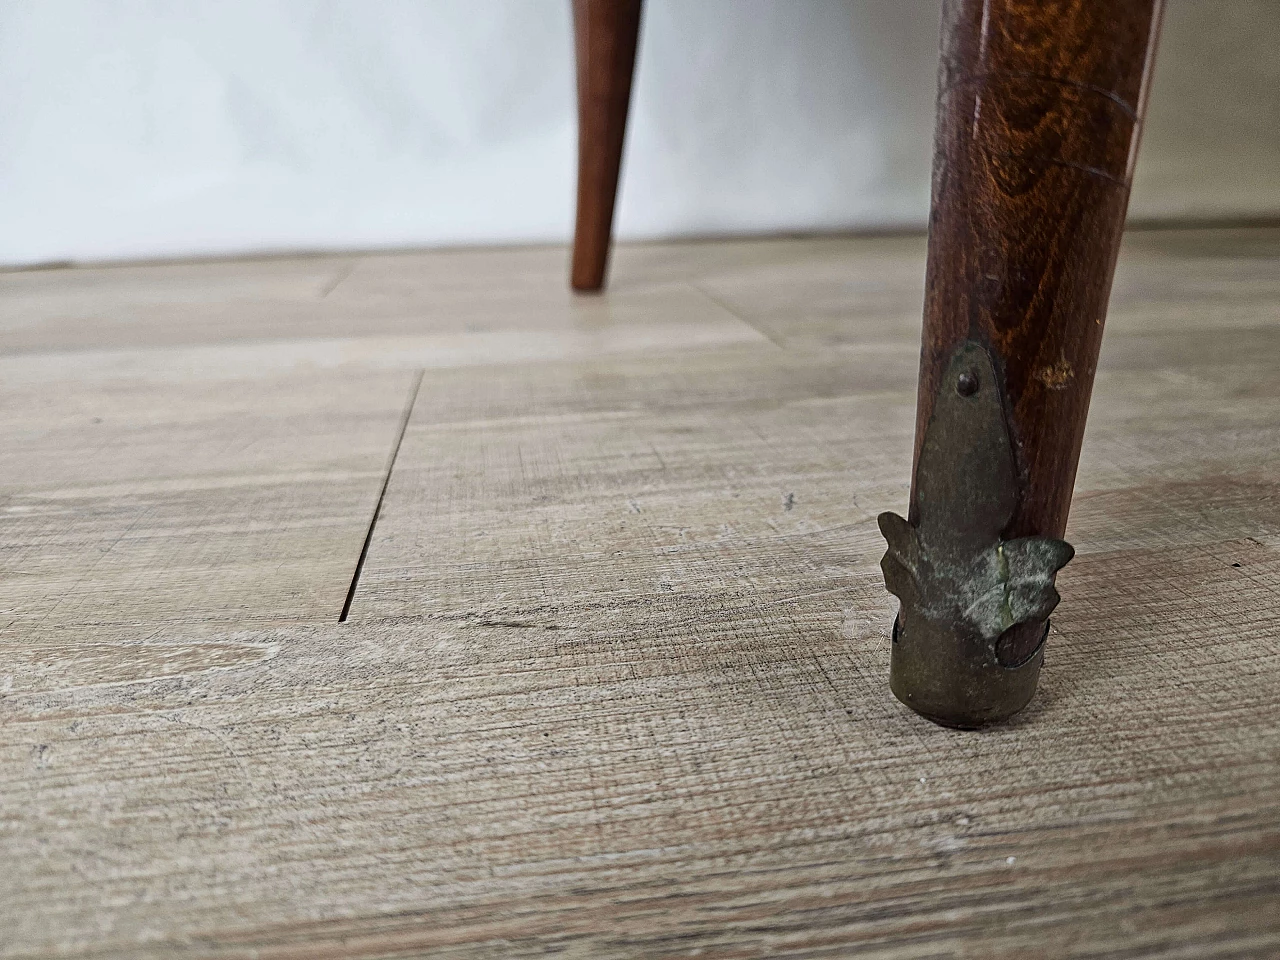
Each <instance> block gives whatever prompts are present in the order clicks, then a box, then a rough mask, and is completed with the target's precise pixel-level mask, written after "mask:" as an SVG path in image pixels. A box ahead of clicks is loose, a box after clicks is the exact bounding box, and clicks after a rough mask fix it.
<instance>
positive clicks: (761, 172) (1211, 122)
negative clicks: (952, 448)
mask: <svg viewBox="0 0 1280 960" xmlns="http://www.w3.org/2000/svg"><path fill="white" fill-rule="evenodd" d="M568 7H569V4H568V0H182V2H172V0H150V2H148V0H0V262H3V263H10V264H14V263H32V262H41V261H48V260H63V259H100V258H124V257H134V256H176V255H190V254H200V253H230V252H241V251H257V250H291V249H320V248H351V247H384V246H388V247H390V246H412V245H434V244H458V243H475V242H513V241H531V240H539V241H543V240H557V241H558V240H564V239H566V238H567V237H568V235H569V230H570V223H571V218H572V198H573V176H574V136H575V132H574V105H573V70H572V54H571V28H570V22H569V9H568ZM937 22H938V2H937V0H648V6H647V8H646V13H645V21H644V25H643V32H642V37H641V49H640V57H639V65H638V72H637V78H636V84H637V85H636V90H635V97H634V101H633V110H632V124H631V130H630V135H629V139H628V145H627V157H626V161H625V166H624V173H623V176H624V185H623V189H622V195H621V209H620V214H619V223H618V227H619V232H620V233H621V235H623V236H625V237H655V236H672V235H688V234H713V233H744V232H755V231H778V230H804V229H815V228H817V229H831V228H840V229H843V228H861V227H876V226H886V225H908V224H922V223H923V222H924V217H925V214H926V211H927V206H928V179H929V162H930V140H931V130H932V122H933V93H934V90H933V88H934V71H935V62H936V46H937ZM1277 48H1280V3H1278V2H1276V0H1215V2H1213V3H1209V2H1202V0H1171V3H1170V9H1169V15H1168V17H1167V25H1166V31H1165V38H1164V44H1163V46H1162V49H1161V57H1160V60H1159V67H1158V69H1157V74H1156V85H1155V98H1154V102H1153V107H1152V114H1151V122H1150V124H1149V129H1148V133H1147V137H1146V142H1145V146H1144V154H1143V159H1142V162H1141V167H1140V170H1139V173H1138V180H1137V185H1136V188H1135V193H1134V201H1133V211H1132V212H1133V214H1134V215H1135V216H1141V217H1145V218H1150V217H1157V216H1168V215H1174V216H1226V215H1239V214H1258V213H1268V214H1270V213H1276V212H1280V95H1278V93H1277V91H1280V56H1278V55H1277V53H1276V50H1277Z"/></svg>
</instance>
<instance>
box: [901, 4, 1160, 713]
mask: <svg viewBox="0 0 1280 960" xmlns="http://www.w3.org/2000/svg"><path fill="white" fill-rule="evenodd" d="M1160 7H1161V0H1054V2H1048V0H946V2H945V4H944V12H943V23H942V62H941V68H940V70H939V80H938V117H937V129H936V135H935V153H934V166H933V209H932V213H931V216H930V226H929V265H928V274H927V287H926V295H925V310H924V336H923V346H922V351H921V361H920V381H919V395H918V402H917V414H916V444H915V463H914V466H913V475H912V481H913V482H912V492H911V507H910V514H909V517H908V520H905V521H904V520H902V519H901V518H898V517H894V516H893V515H885V516H884V517H882V518H881V528H882V529H883V530H884V532H885V535H886V538H887V539H888V540H889V542H890V549H889V553H888V554H887V555H886V557H885V561H884V564H883V566H884V568H885V579H886V584H887V585H888V586H889V588H890V590H892V591H893V592H894V593H895V594H897V595H898V597H899V598H900V600H901V601H902V605H901V610H900V613H899V617H898V620H897V621H896V622H895V641H894V644H893V666H892V671H891V686H892V688H893V690H894V693H895V694H896V695H897V696H898V697H899V699H901V700H903V701H904V702H905V703H907V704H908V705H909V706H911V707H912V708H913V709H915V710H916V711H917V712H919V713H922V714H924V715H926V716H928V717H930V718H931V719H934V720H937V721H939V722H942V723H947V724H950V725H954V726H965V727H971V726H979V725H982V724H984V723H989V722H993V721H996V720H1000V719H1003V718H1004V717H1006V716H1008V715H1010V714H1012V713H1014V712H1016V711H1017V710H1019V709H1021V708H1022V707H1023V706H1024V705H1025V704H1026V703H1027V701H1028V700H1029V699H1030V698H1031V696H1032V694H1033V693H1034V691H1035V684H1036V678H1037V676H1038V672H1039V668H1040V660H1041V655H1042V644H1043V641H1044V638H1045V637H1046V636H1047V633H1048V620H1047V616H1048V613H1049V611H1051V610H1052V609H1053V606H1054V605H1055V604H1056V603H1057V600H1058V595H1057V593H1056V591H1055V589H1054V586H1053V578H1054V575H1055V573H1056V571H1057V570H1058V569H1059V568H1060V567H1061V566H1062V565H1063V564H1065V563H1066V562H1067V561H1068V560H1070V557H1071V552H1072V551H1071V548H1070V547H1069V546H1067V545H1066V544H1065V543H1063V542H1062V541H1061V540H1060V539H1058V538H1060V537H1062V535H1063V532H1064V530H1065V528H1066V523H1067V511H1068V508H1069V507H1070V504H1071V491H1072V486H1073V485H1074V482H1075V473H1076V464H1077V460H1078V458H1079V454H1080V442H1081V438H1082V436H1083V433H1084V425H1085V415H1086V413H1087V411H1088V407H1089V395H1090V392H1091V390H1092V386H1093V376H1094V370H1095V368H1096V365H1097V359H1098V349H1099V346H1100V344H1101V339H1102V325H1103V320H1104V318H1105V315H1106V308H1107V299H1108V296H1109V293H1110V288H1111V278H1112V273H1113V270H1114V267H1115V262H1116V254H1117V252H1118V249H1119V245H1120V234H1121V229H1122V227H1123V224H1124V217H1125V209H1126V207H1127V204H1128V199H1129V185H1130V180H1131V178H1132V175H1133V166H1134V158H1135V156H1136V153H1137V146H1138V140H1139V132H1140V126H1141V121H1142V116H1143V111H1144V106H1145V102H1146V97H1147V91H1148V88H1149V85H1150V76H1151V66H1152V56H1153V53H1154V50H1155V45H1156V43H1155V41H1156V35H1157V31H1158V28H1159V22H1160V12H1161V11H1160Z"/></svg>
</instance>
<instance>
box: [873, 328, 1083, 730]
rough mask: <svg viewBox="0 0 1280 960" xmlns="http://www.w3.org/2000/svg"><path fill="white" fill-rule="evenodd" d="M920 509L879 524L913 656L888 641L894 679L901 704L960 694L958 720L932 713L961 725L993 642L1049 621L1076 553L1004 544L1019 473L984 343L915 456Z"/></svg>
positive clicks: (903, 636) (1032, 541) (1051, 545)
mask: <svg viewBox="0 0 1280 960" xmlns="http://www.w3.org/2000/svg"><path fill="white" fill-rule="evenodd" d="M916 503H917V508H918V509H917V513H918V519H917V521H916V523H914V524H912V523H909V522H908V521H906V520H904V519H903V518H902V517H900V516H898V515H897V514H894V513H883V514H881V515H880V517H879V523H880V530H881V532H882V533H883V534H884V537H885V540H886V541H887V542H888V545H889V549H888V551H887V552H886V553H885V555H884V559H883V560H882V561H881V564H880V566H881V569H882V570H883V571H884V579H885V586H886V587H887V588H888V589H889V592H890V593H892V594H894V595H895V596H897V597H898V599H899V600H900V601H901V602H902V611H901V613H900V615H899V626H900V628H901V629H900V631H898V633H897V634H895V635H899V634H900V636H899V639H900V640H901V643H902V645H903V646H905V647H908V648H909V650H907V651H905V652H903V653H901V655H900V653H899V651H898V649H897V648H898V646H899V644H895V654H894V656H895V664H894V669H895V672H898V673H903V677H904V679H902V680H901V682H899V679H898V678H895V684H894V689H895V692H898V693H899V696H903V692H902V691H900V690H899V687H900V686H907V685H910V684H911V683H915V684H916V685H917V686H922V687H924V688H927V689H928V690H929V691H931V692H930V693H929V694H928V697H934V696H935V695H936V696H938V697H941V699H942V702H943V703H944V707H945V703H946V696H945V695H944V694H939V693H938V691H943V692H944V693H945V691H946V690H948V689H950V687H949V686H948V684H950V686H951V687H956V688H957V689H959V688H961V687H963V697H962V699H965V702H966V703H967V704H968V707H965V708H964V709H959V708H957V710H956V711H955V713H954V716H953V715H951V714H946V716H943V714H945V710H944V709H943V708H939V707H936V706H934V707H932V708H931V709H933V710H934V712H935V714H937V715H936V716H935V719H940V718H941V719H943V720H944V722H951V721H953V720H954V721H955V722H956V723H960V724H963V723H964V722H966V721H965V720H964V717H966V716H968V715H969V714H968V713H966V710H969V711H970V712H972V710H971V709H970V708H974V704H975V703H977V704H978V706H981V704H980V703H979V701H980V700H981V698H982V692H981V689H980V688H981V687H982V686H983V684H994V685H996V686H998V685H999V681H1000V671H1002V670H1006V671H1007V668H1003V667H1001V666H1000V665H999V663H998V661H997V658H996V653H995V641H996V639H997V638H998V637H999V636H1000V635H1001V634H1002V633H1004V632H1005V631H1006V630H1008V629H1010V628H1011V627H1014V626H1016V625H1018V624H1022V623H1036V622H1040V621H1043V620H1044V619H1045V618H1046V617H1048V615H1049V614H1050V613H1051V612H1052V611H1053V609H1054V607H1056V606H1057V604H1058V600H1059V597H1058V591H1057V590H1056V589H1055V587H1054V578H1055V576H1056V575H1057V572H1058V571H1059V570H1060V569H1061V568H1062V567H1063V566H1065V565H1066V563H1067V562H1068V561H1069V560H1070V559H1071V557H1072V555H1073V554H1074V550H1073V549H1072V547H1071V545H1070V544H1068V543H1067V542H1065V541H1063V540H1057V539H1053V538H1050V537H1021V538H1018V539H1014V540H1002V539H1001V533H1002V532H1003V531H1004V529H1005V528H1006V527H1007V526H1008V524H1009V521H1010V520H1011V519H1012V518H1013V514H1014V511H1015V510H1016V509H1017V505H1018V484H1017V470H1016V465H1015V461H1014V453H1013V444H1012V441H1011V440H1010V438H1009V429H1008V426H1007V423H1006V420H1005V414H1004V405H1003V398H1002V395H1001V390H1000V387H999V382H998V380H997V373H996V369H995V365H994V364H993V363H992V361H991V357H990V355H989V354H988V353H987V351H986V349H985V348H984V347H983V346H982V345H981V344H978V343H975V342H972V341H970V342H968V343H965V344H963V345H961V346H960V347H959V348H958V349H957V350H956V352H955V353H954V354H953V355H952V357H951V362H950V363H949V364H948V367H947V372H946V374H945V375H944V377H943V381H942V388H941V390H940V392H939V395H938V397H937V400H936V402H935V404H934V408H933V414H932V416H931V418H930V420H929V426H928V428H927V429H926V431H925V437H924V444H923V446H922V448H921V451H920V460H919V464H918V466H917V470H916ZM975 642H976V645H975ZM931 658H932V659H931ZM899 659H901V660H902V666H901V669H900V667H899ZM931 663H932V666H931ZM908 664H910V666H908ZM957 664H960V665H961V666H960V667H957V666H956V665H957ZM1035 668H1036V669H1038V659H1037V661H1036V664H1035ZM965 670H970V671H971V672H972V674H973V676H972V677H970V678H969V679H968V680H966V679H964V677H965V676H968V674H966V673H965ZM904 671H906V672H904ZM936 671H941V672H942V675H941V676H936V675H934V674H935V672H936ZM991 671H994V672H991ZM908 673H909V675H910V677H911V678H914V679H912V680H908V679H905V677H907V675H908ZM962 675H963V676H962ZM974 678H977V679H976V680H975V679H974ZM1022 686H1023V687H1025V686H1026V684H1025V682H1023V683H1022ZM1030 690H1034V676H1032V679H1031V687H1030ZM1017 696H1022V692H1021V691H1019V692H1018V693H1017ZM1026 696H1027V697H1029V696H1030V692H1026ZM904 699H906V697H904ZM996 699H998V697H997V698H996ZM1023 702H1025V700H1024V701H1023ZM912 706H913V707H916V708H917V709H920V706H919V704H917V703H914V702H913V703H912ZM1019 706H1021V704H1019ZM975 709H976V708H975ZM993 709H996V708H994V707H993ZM921 712H924V713H926V715H930V714H929V710H923V709H922V710H921ZM980 712H981V711H979V713H980ZM997 712H998V710H997ZM1009 712H1012V711H1009ZM974 716H975V717H976V716H978V713H974ZM947 717H950V719H947ZM957 718H959V719H957ZM975 722H977V721H975Z"/></svg>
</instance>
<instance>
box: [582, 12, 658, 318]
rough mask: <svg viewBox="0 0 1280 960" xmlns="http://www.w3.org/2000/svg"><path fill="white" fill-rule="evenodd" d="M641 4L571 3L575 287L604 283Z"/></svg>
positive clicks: (594, 287) (595, 288) (588, 288)
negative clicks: (575, 161) (574, 70)
mask: <svg viewBox="0 0 1280 960" xmlns="http://www.w3.org/2000/svg"><path fill="white" fill-rule="evenodd" d="M641 6H642V2H641V0H573V35H574V45H573V46H574V53H575V58H576V62H577V74H578V211H577V219H576V221H575V225H574V230H573V265H572V267H571V270H570V278H569V282H570V284H571V285H572V287H573V289H575V290H579V291H583V292H594V291H598V290H599V289H600V288H601V287H602V286H604V278H605V273H606V271H607V270H608V267H609V246H610V244H611V242H612V240H613V208H614V204H615V201H616V200H617V195H618V171H619V170H620V169H621V167H622V145H623V142H624V141H625V139H626V133H627V110H628V107H629V106H630V104H631V77H632V74H633V73H634V71H635V63H636V43H637V41H638V39H639V35H640V9H641Z"/></svg>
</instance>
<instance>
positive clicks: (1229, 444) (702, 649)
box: [0, 230, 1280, 960]
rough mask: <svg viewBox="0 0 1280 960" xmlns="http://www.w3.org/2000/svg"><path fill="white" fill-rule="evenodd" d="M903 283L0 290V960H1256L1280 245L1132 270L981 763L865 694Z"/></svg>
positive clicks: (803, 255) (886, 604)
mask: <svg viewBox="0 0 1280 960" xmlns="http://www.w3.org/2000/svg"><path fill="white" fill-rule="evenodd" d="M923 262H924V245H923V241H922V240H921V239H918V238H903V239H879V240H855V239H803V240H773V241H751V242H732V243H699V244H670V245H654V246H638V247H630V248H623V249H621V250H620V251H619V253H618V256H617V262H616V265H615V269H614V278H613V287H612V290H611V292H610V293H609V294H608V295H607V296H604V297H602V298H594V299H592V298H587V299H574V298H573V297H571V296H570V295H569V294H568V292H567V291H566V289H565V279H564V278H565V252H564V251H563V250H560V249H518V250H506V251H487V252H436V253H425V254H395V255H385V256H360V257H342V256H334V257H320V258H300V259H281V260H263V261H251V262H220V263H204V264H187V265H156V266H122V267H111V268H100V269H63V270H48V271H30V272H11V273H5V274H0V451H3V452H2V454H0V457H2V459H0V463H2V464H3V469H2V470H0V565H2V569H3V575H2V576H0V627H2V629H0V956H3V957H34V956H39V957H46V956H80V957H130V958H161V957H164V958H169V957H189V956H190V957H219V958H251V957H252V958H272V960H282V958H298V960H304V958H347V957H359V958H374V957H413V956H441V957H458V958H489V957H502V958H506V957H532V956H547V955H552V956H558V957H566V958H583V960H586V958H592V960H594V958H607V957H633V956H634V957H668V956H671V957H674V956H700V957H704V958H720V957H733V958H738V957H757V956H758V957H770V958H775V957H850V956H855V955H856V956H859V957H861V956H874V957H892V958H919V960H923V958H941V957H964V958H975V960H976V958H981V960H991V958H997V960H998V958H1015V957H1016V958H1026V957H1096V958H1104V957H1105V958H1111V960H1114V958H1121V957H1178V958H1240V957H1259V958H1262V957H1277V956H1280V909H1277V908H1278V907H1280V372H1278V371H1280V231H1267V230H1240V231H1199V232H1172V231H1170V232H1146V233H1137V234H1131V235H1130V236H1129V237H1128V238H1127V239H1126V242H1125V249H1124V253H1123V255H1122V259H1121V266H1120V270H1119V274H1118V278H1117V281H1116V289H1115V292H1114V296H1113V298H1112V308H1111V318H1110V320H1109V322H1108V332H1107V336H1106V342H1105V345H1104V348H1103V361H1102V365H1101V368H1100V370H1099V373H1098V379H1097V388H1096V391H1095V395H1094V404H1093V410H1092V413H1091V416H1090V422H1089V429H1088V433H1087V436H1086V438H1085V451H1084V457H1083V461H1082V465H1081V471H1080V477H1079V484H1078V487H1077V493H1076V500H1075V506H1074V509H1073V513H1072V519H1071V526H1070V529H1069V531H1068V537H1069V538H1070V539H1071V540H1072V541H1073V542H1074V543H1075V545H1076V548H1077V550H1078V556H1077V559H1076V560H1075V561H1074V562H1073V563H1072V564H1071V565H1070V566H1069V567H1068V568H1067V569H1066V570H1065V571H1064V572H1063V574H1062V575H1061V577H1060V579H1059V585H1060V587H1061V590H1062V593H1063V595H1064V597H1065V600H1064V602H1063V604H1062V606H1061V608H1060V610H1059V612H1058V613H1057V614H1056V615H1055V619H1054V629H1053V635H1052V636H1051V638H1050V645H1049V648H1048V657H1047V661H1046V667H1045V672H1044V675H1043V678H1042V681H1041V690H1040V693H1039V695H1038V696H1037V699H1036V700H1035V701H1034V703H1033V705H1032V706H1031V708H1029V709H1028V710H1027V711H1026V712H1025V714H1024V715H1022V716H1021V717H1020V718H1018V719H1017V720H1016V721H1014V722H1012V723H1010V724H1007V725H1005V726H1003V727H999V728H996V729H992V730H989V731H987V732H983V733H962V732H956V731H950V730H944V729H941V728H938V727H935V726H933V725H931V724H929V723H927V722H925V721H923V720H920V719H919V718H917V717H915V716H914V715H912V714H911V713H909V712H908V711H906V710H905V709H904V708H902V707H901V706H900V705H899V704H898V703H897V702H896V701H895V700H893V699H892V697H891V696H890V694H889V691H888V685H887V674H888V654H889V650H888V628H889V625H890V622H891V620H892V617H893V609H894V608H893V604H894V601H893V600H892V598H891V597H890V596H889V595H888V594H886V593H885V591H884V589H883V586H882V584H881V580H880V573H879V569H878V561H879V558H880V556H881V554H882V553H883V545H882V542H881V539H880V536H879V534H878V532H877V530H876V525H875V516H876V514H877V513H879V512H880V511H882V510H887V509H893V510H898V511H901V510H902V509H903V508H904V507H905V505H906V497H907V484H908V478H909V472H910V454H911V429H912V423H913V402H914V395H915V372H916V363H917V352H918V337H919V317H920V312H921V302H922V298H923V290H922V286H923ZM406 417H407V419H406ZM402 430H403V436H402ZM397 451H398V452H397ZM389 465H391V469H390V473H389V474H388V468H389ZM384 483H385V496H382V492H383V488H384ZM380 497H381V506H380V510H378V517H377V523H376V525H375V526H374V527H373V530H372V534H371V536H370V537H369V540H368V547H367V555H366V556H365V557H364V560H363V566H362V569H361V572H360V576H359V579H358V583H357V584H356V586H355V590H354V593H353V594H352V595H351V596H350V597H349V591H350V590H351V588H352V581H353V576H354V574H355V573H356V570H357V565H358V564H359V563H360V560H361V556H362V548H363V547H364V545H365V540H366V534H367V533H368V532H369V529H370V521H371V519H372V518H373V516H374V514H375V509H376V508H377V507H378V504H379V501H380ZM348 600H350V609H349V616H348V618H347V619H346V620H345V622H339V618H340V616H341V614H342V612H343V610H344V606H345V605H346V604H347V602H348Z"/></svg>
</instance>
